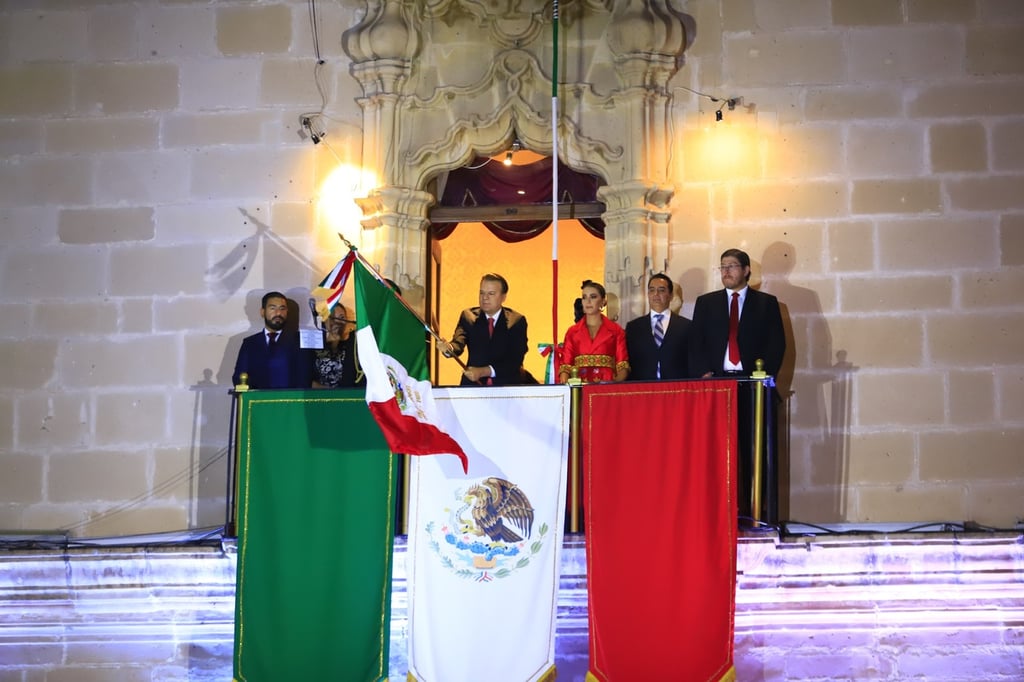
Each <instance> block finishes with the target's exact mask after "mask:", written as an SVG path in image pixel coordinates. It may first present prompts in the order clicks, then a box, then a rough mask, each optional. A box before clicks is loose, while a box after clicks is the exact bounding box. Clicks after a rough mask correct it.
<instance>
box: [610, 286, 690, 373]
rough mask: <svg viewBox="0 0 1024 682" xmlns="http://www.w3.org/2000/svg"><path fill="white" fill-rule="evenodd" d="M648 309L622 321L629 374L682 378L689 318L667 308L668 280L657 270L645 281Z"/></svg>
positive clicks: (669, 288) (685, 361) (684, 367)
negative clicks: (643, 313) (624, 322)
mask: <svg viewBox="0 0 1024 682" xmlns="http://www.w3.org/2000/svg"><path fill="white" fill-rule="evenodd" d="M647 302H648V303H649V304H650V307H651V311H650V313H648V314H647V315H642V316H640V317H638V318H636V319H635V320H630V322H629V324H627V325H626V349H627V351H628V352H629V367H630V369H629V378H630V379H641V380H648V381H649V380H652V379H686V378H688V377H689V376H690V374H689V372H688V371H687V363H688V357H687V353H688V350H687V347H688V340H689V335H690V321H689V320H688V319H686V318H685V317H682V316H680V315H675V314H673V313H672V311H671V310H669V303H671V302H672V280H671V279H669V277H668V275H665V274H662V273H659V274H657V275H653V276H652V277H651V280H650V282H648V283H647Z"/></svg>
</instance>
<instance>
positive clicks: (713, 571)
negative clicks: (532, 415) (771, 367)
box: [581, 381, 737, 682]
mask: <svg viewBox="0 0 1024 682" xmlns="http://www.w3.org/2000/svg"><path fill="white" fill-rule="evenodd" d="M582 390H583V400H582V412H581V419H582V421H581V435H582V458H583V475H584V490H583V501H584V517H585V524H586V543H587V582H588V589H589V621H590V670H589V673H588V679H596V680H600V681H602V682H631V681H632V680H638V679H687V680H709V681H710V680H715V681H717V680H725V679H733V678H734V677H735V671H734V669H733V619H734V611H735V596H736V593H735V587H736V523H737V516H736V514H737V505H736V433H737V428H736V413H737V410H736V396H737V388H736V382H734V381H696V382H685V381H679V382H660V383H645V384H628V383H626V384H622V383H619V384H614V383H613V384H594V385H587V386H584V387H583V388H582ZM666 675H668V676H669V677H668V678H666Z"/></svg>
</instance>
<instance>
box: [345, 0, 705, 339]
mask: <svg viewBox="0 0 1024 682" xmlns="http://www.w3.org/2000/svg"><path fill="white" fill-rule="evenodd" d="M684 19H685V15H684V14H682V13H681V12H680V11H679V10H678V9H676V8H675V7H674V6H673V3H672V2H670V1H669V0H630V2H623V3H611V4H610V3H606V2H598V1H596V0H579V1H578V2H570V3H566V5H565V7H564V8H563V11H562V13H561V15H560V17H559V26H560V29H559V31H561V35H563V36H565V37H564V38H563V39H562V41H561V42H559V41H558V40H557V35H558V34H559V32H558V31H555V30H554V24H553V22H552V15H551V5H550V4H549V3H546V2H539V1H538V2H531V3H518V2H517V3H511V2H510V3H496V4H495V5H494V6H493V7H489V8H488V9H486V10H485V9H483V8H482V7H481V5H480V3H478V2H473V1H471V0H441V1H439V2H429V3H420V2H410V1H409V0H382V1H381V2H377V3H367V12H366V14H365V16H364V17H363V18H362V20H361V21H360V23H359V24H358V25H356V26H353V27H352V28H350V29H349V30H347V31H346V32H345V34H344V36H343V38H342V43H343V46H344V49H345V52H346V53H347V54H348V55H349V56H350V57H351V59H352V68H351V72H352V75H353V76H354V77H355V78H356V79H357V80H358V81H359V82H360V85H361V86H362V89H363V96H362V97H361V98H359V100H358V101H359V104H360V106H361V107H362V109H363V120H362V133H363V152H364V153H363V160H364V166H365V167H366V168H365V169H366V170H368V171H370V172H372V173H373V174H374V175H376V176H377V177H378V178H380V184H379V185H378V186H377V187H376V188H374V189H373V190H371V191H370V192H369V193H368V194H367V196H366V197H364V198H363V199H360V200H359V201H358V203H359V205H360V207H361V208H362V211H363V215H364V219H363V220H362V226H363V228H364V230H363V231H364V233H368V236H366V237H364V240H363V249H364V252H365V253H367V254H368V255H369V257H370V258H371V259H372V262H374V263H375V264H378V265H379V267H380V268H381V270H382V271H383V272H386V273H387V275H388V276H390V277H391V278H392V279H396V280H400V281H403V282H409V283H411V284H412V285H413V287H414V288H416V289H418V290H419V291H420V292H421V293H422V292H426V291H427V290H429V289H431V286H432V285H431V281H430V280H431V273H430V269H431V268H430V266H429V263H430V252H431V247H432V244H431V241H430V238H429V225H430V219H429V217H428V213H429V211H430V208H431V206H433V205H434V204H435V203H436V194H435V193H434V192H432V191H431V190H430V187H429V184H430V181H431V178H435V177H437V176H438V175H439V174H440V173H442V172H444V171H448V170H452V169H455V168H459V167H461V166H464V165H466V164H468V163H469V162H470V161H471V160H472V159H473V158H475V157H477V156H479V155H492V154H497V153H501V152H504V151H505V150H506V149H508V148H509V147H510V145H511V144H512V142H513V140H514V139H515V138H516V137H518V138H519V139H521V140H522V142H523V143H524V145H525V146H526V147H527V148H529V149H532V150H535V151H537V152H538V153H541V154H553V152H554V151H555V150H556V149H557V157H558V158H559V159H560V160H562V161H564V163H565V164H566V165H567V166H569V167H571V168H573V169H575V170H577V171H582V172H585V173H589V174H593V175H596V176H599V177H601V178H602V179H603V181H604V183H605V184H604V185H603V186H602V187H601V188H600V192H599V195H598V199H599V200H600V201H601V202H602V203H603V204H604V205H605V212H604V214H603V215H602V219H603V220H604V222H605V242H604V263H603V267H602V269H601V271H600V272H597V273H594V274H595V275H596V277H594V278H595V279H601V280H603V281H604V282H605V285H606V287H607V289H608V292H609V298H610V299H612V298H614V300H615V301H616V302H617V305H618V306H619V310H620V316H621V317H622V318H623V319H629V318H630V317H632V316H633V315H635V314H637V313H639V312H641V311H642V310H643V306H644V297H643V292H642V282H643V281H644V280H645V278H646V276H647V275H649V274H650V272H652V271H658V270H661V269H663V264H667V262H668V254H669V245H668V240H667V228H666V226H667V224H668V220H669V202H670V200H671V198H672V195H673V192H674V189H673V184H672V182H671V180H670V178H669V165H670V164H669V160H670V158H671V153H670V146H671V137H672V136H671V125H670V120H671V112H670V104H671V99H672V95H671V92H670V91H669V89H668V87H667V84H668V81H669V79H670V78H671V77H672V75H673V74H675V73H676V71H678V69H679V66H680V64H681V57H682V54H683V51H684V49H685V47H686V38H687V35H686V30H685V23H684ZM556 64H561V65H562V66H561V67H560V68H555V66H556ZM555 92H557V93H558V95H557V97H555V96H554V95H555ZM426 299H427V297H426V296H423V297H422V298H420V299H419V300H417V299H416V298H415V297H413V298H412V300H410V303H411V304H413V305H419V306H421V307H422V309H423V311H424V312H425V313H427V314H428V315H429V311H427V310H426V305H425V304H426ZM469 303H472V297H471V298H470V300H469V301H468V302H466V303H463V304H462V305H468V304H469Z"/></svg>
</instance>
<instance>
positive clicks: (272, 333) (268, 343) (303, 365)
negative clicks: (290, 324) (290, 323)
mask: <svg viewBox="0 0 1024 682" xmlns="http://www.w3.org/2000/svg"><path fill="white" fill-rule="evenodd" d="M260 316H261V317H262V318H263V329H262V330H260V331H258V332H256V333H255V334H253V335H252V336H247V337H245V338H244V339H242V346H241V348H239V349H238V359H237V360H236V361H235V371H234V373H233V374H232V376H231V381H232V383H233V384H234V385H235V386H237V385H238V384H239V383H240V382H241V376H242V374H248V375H249V381H248V385H249V388H309V387H310V385H311V383H312V369H311V359H310V356H309V354H308V352H307V351H305V350H303V349H302V348H300V347H299V335H298V333H296V332H292V333H288V332H287V331H285V328H284V327H285V322H287V320H288V299H287V298H285V295H284V294H282V293H281V292H279V291H270V292H268V293H266V294H265V295H264V296H263V300H262V302H261V304H260Z"/></svg>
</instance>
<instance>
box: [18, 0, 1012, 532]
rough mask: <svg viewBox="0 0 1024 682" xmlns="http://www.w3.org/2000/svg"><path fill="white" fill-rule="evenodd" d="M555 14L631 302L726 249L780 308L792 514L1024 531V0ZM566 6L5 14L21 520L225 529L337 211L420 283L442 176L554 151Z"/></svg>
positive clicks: (562, 93) (825, 0) (575, 152)
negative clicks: (243, 422) (516, 149)
mask: <svg viewBox="0 0 1024 682" xmlns="http://www.w3.org/2000/svg"><path fill="white" fill-rule="evenodd" d="M560 4H561V15H562V16H561V23H560V25H559V45H560V47H559V50H558V52H557V62H558V76H557V78H556V79H555V80H556V81H557V83H558V84H559V85H558V88H557V94H558V110H559V114H558V131H559V135H558V139H559V147H558V154H559V157H560V158H561V159H562V160H564V161H565V162H566V163H567V164H569V165H570V166H571V167H573V168H575V169H576V170H579V171H581V172H587V173H592V174H594V175H597V176H599V177H600V178H601V180H602V182H603V187H602V189H601V192H600V194H599V199H600V200H601V201H603V202H604V203H605V206H606V213H605V216H604V217H605V221H606V225H607V228H606V242H605V273H604V277H605V282H606V283H607V284H608V285H609V288H610V291H611V292H612V293H613V294H614V295H615V297H616V299H617V300H618V302H619V307H620V309H619V311H618V316H619V319H620V320H622V321H624V320H625V319H628V318H629V317H631V316H632V315H634V314H639V313H641V312H642V311H643V309H644V308H643V306H644V296H643V290H644V284H645V279H644V278H645V276H646V275H647V274H649V273H650V272H651V271H659V270H665V271H666V272H667V273H668V274H669V275H670V276H671V277H672V278H673V279H674V280H675V281H676V282H678V283H680V284H681V285H682V287H683V289H684V291H685V292H686V296H687V299H688V300H689V301H691V302H692V300H693V298H695V297H696V296H697V295H698V294H699V293H702V292H703V291H709V290H712V289H715V288H717V287H718V282H717V276H716V273H715V272H714V266H715V265H716V264H717V259H718V254H719V253H721V251H722V250H724V249H725V248H729V247H734V246H738V247H740V248H744V249H745V250H746V251H747V252H748V253H750V255H751V257H752V258H753V259H754V261H755V278H754V280H755V282H756V284H757V285H758V286H760V287H761V288H762V289H763V290H766V291H769V292H771V293H774V294H776V295H777V296H778V297H779V299H780V301H781V302H782V303H783V304H784V305H785V307H786V316H787V322H788V324H787V327H788V333H789V336H790V342H791V343H790V345H791V348H792V350H791V353H790V356H789V358H788V362H787V365H786V368H785V369H784V371H783V375H782V376H780V378H779V379H780V384H781V385H782V387H783V390H784V392H785V393H786V395H787V396H788V398H787V410H788V434H789V443H788V448H787V449H788V453H789V454H788V456H789V463H788V474H789V475H788V480H787V482H786V483H787V490H788V498H787V501H788V505H787V514H786V515H787V517H788V518H792V519H799V520H802V521H809V522H837V521H844V522H850V523H858V522H880V521H892V522H905V523H908V524H913V523H916V522H929V521H964V520H973V521H976V522H979V523H982V524H985V525H991V526H998V527H1010V526H1013V525H1014V524H1015V523H1016V522H1017V521H1018V520H1019V519H1021V518H1024V506H1022V505H1024V503H1022V500H1024V495H1022V493H1024V466H1022V464H1024V462H1022V459H1021V455H1020V454H1019V444H1020V443H1021V442H1022V441H1024V408H1022V407H1021V405H1024V360H1022V354H1021V352H1020V350H1019V348H1020V341H1019V340H1018V339H1019V337H1021V336H1022V335H1024V303H1021V301H1020V297H1019V295H1018V291H1019V290H1020V285H1021V284H1022V283H1024V198H1022V193H1021V190H1020V188H1021V187H1022V186H1024V143H1022V140H1024V40H1022V39H1021V38H1022V37H1024V6H1022V5H1021V4H1020V3H1017V2H1013V1H1012V0H949V1H945V0H895V1H894V0H769V1H767V2H766V1H762V0H759V1H757V2H754V0H723V1H712V0H687V1H685V2H684V1H682V0H615V1H614V2H612V1H610V0H576V1H569V2H563V3H560ZM311 7H315V8H316V14H315V16H311V14H310V8H311ZM545 11H546V9H545V3H542V2H540V1H539V0H529V1H527V2H514V1H512V0H506V1H497V2H489V3H482V2H479V1H477V0H427V1H425V2H420V1H412V0H405V1H396V0H386V1H385V0H370V1H369V2H363V1H356V0H339V1H338V2H316V3H309V2H299V1H298V0H293V1H287V0H281V1H278V2H273V1H254V0H228V1H221V2H208V1H207V0H195V1H192V0H175V1H170V0H167V1H164V2H141V1H140V2H112V1H111V2H102V1H99V0H71V1H65V2H59V3H56V2H48V1H45V0H36V1H33V2H26V3H7V4H5V5H4V7H3V8H2V9H0V233H2V235H3V241H2V245H0V313H2V315H3V318H2V319H3V320H4V324H3V325H2V326H0V354H2V357H3V358H4V360H3V368H4V371H3V373H2V374H0V466H2V468H3V472H4V474H3V476H2V477H0V528H6V529H12V530H21V529H62V530H65V531H67V532H68V533H70V534H72V535H92V536H95V535H114V534H123V533H138V532H146V531H154V530H165V529H177V528H182V527H184V526H197V525H212V524H215V523H217V522H218V520H219V518H220V516H221V515H222V506H223V499H222V497H223V490H224V471H225V470H226V467H225V463H226V456H225V453H226V448H227V437H228V421H229V400H228V397H227V390H228V388H229V384H230V374H231V364H232V363H233V361H234V357H235V353H236V351H237V348H238V346H239V344H240V341H241V338H242V337H243V336H245V335H246V334H248V333H251V331H252V330H253V329H254V328H255V325H256V322H257V320H258V314H257V310H256V309H258V306H259V296H260V295H261V294H262V293H263V292H264V291H265V290H266V289H282V290H285V291H286V292H287V293H288V294H289V295H290V296H292V297H293V298H294V299H296V300H298V301H305V300H306V296H307V295H308V291H309V289H310V288H311V287H312V286H313V285H315V284H316V282H317V281H318V280H319V279H320V277H322V275H323V274H324V273H325V272H327V270H329V269H330V267H331V266H332V265H333V264H334V263H335V262H336V261H337V259H338V257H339V256H340V254H341V252H342V250H341V248H340V246H339V243H338V239H337V237H336V236H335V232H336V231H337V230H338V229H342V228H341V227H340V226H339V223H338V221H339V220H340V221H342V223H344V229H346V230H350V236H353V237H354V238H356V239H358V240H359V242H360V246H361V249H362V250H363V252H364V253H365V254H367V255H368V257H369V258H370V259H371V260H372V261H373V262H374V263H375V264H378V265H379V266H380V267H381V269H382V271H384V272H385V274H387V275H388V276H392V277H395V278H396V279H399V280H400V281H402V282H403V283H406V284H408V285H409V287H410V291H411V292H413V296H414V297H415V296H416V295H417V293H416V292H417V291H420V292H422V287H423V286H424V278H425V276H426V273H425V270H426V268H427V254H428V253H429V251H430V248H431V244H430V241H429V238H428V234H427V230H426V228H427V226H428V217H429V211H430V209H431V207H432V205H433V203H434V202H435V200H436V199H435V193H436V189H437V183H438V181H439V179H440V178H442V177H443V173H444V172H445V171H447V170H450V169H452V168H456V167H458V166H461V165H463V164H465V163H466V162H467V161H468V160H469V159H471V158H472V157H473V156H474V155H476V154H494V153H499V152H501V151H502V150H504V149H506V148H507V147H508V145H509V144H510V143H511V141H512V139H513V138H514V137H518V138H519V139H520V140H521V141H522V142H523V144H524V145H525V146H526V147H527V148H529V149H531V150H533V151H535V152H538V153H541V154H549V153H550V152H551V151H552V134H551V129H552V126H551V107H552V104H551V100H552V97H551V95H552V91H551V80H552V78H551V74H552V71H553V69H554V65H555V59H554V57H553V56H552V51H551V44H552V42H553V39H552V38H553V36H552V30H551V22H550V17H549V16H547V15H546V14H545ZM730 102H731V103H730ZM718 110H721V112H722V121H721V122H717V121H716V116H715V114H716V111H718ZM311 134H315V135H316V136H317V137H319V138H322V139H321V142H320V144H313V143H312V141H311V139H310V137H311ZM338 168H343V169H347V170H348V171H349V173H348V174H347V175H344V176H343V177H344V178H345V179H344V180H343V181H342V182H341V183H340V184H338V183H335V184H328V183H329V182H332V181H333V180H334V179H335V178H337V176H336V175H334V173H335V171H336V170H337V169H338ZM339 206H340V208H339ZM356 206H358V209H357V208H356ZM336 209H337V210H340V211H342V216H343V217H341V218H339V217H338V216H337V215H336V214H335V213H334V211H335V210H336ZM356 223H360V224H361V226H362V227H361V229H356V230H354V232H351V230H352V229H353V227H352V226H353V225H355V224H356ZM684 311H685V308H684ZM306 321H308V315H306Z"/></svg>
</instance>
